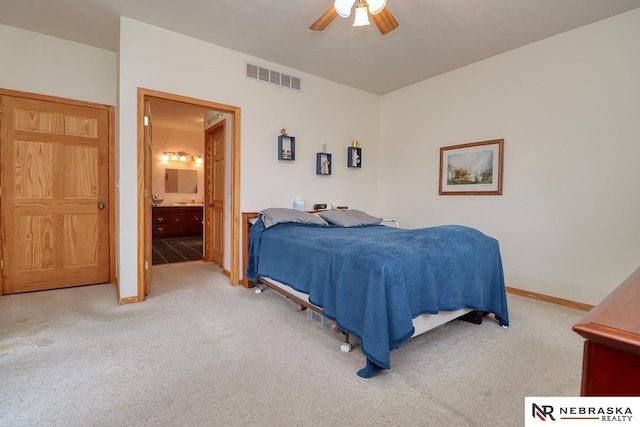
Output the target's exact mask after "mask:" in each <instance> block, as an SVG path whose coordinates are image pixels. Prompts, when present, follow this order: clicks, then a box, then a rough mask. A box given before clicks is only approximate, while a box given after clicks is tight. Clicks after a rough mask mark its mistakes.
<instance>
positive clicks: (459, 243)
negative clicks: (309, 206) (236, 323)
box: [247, 220, 509, 377]
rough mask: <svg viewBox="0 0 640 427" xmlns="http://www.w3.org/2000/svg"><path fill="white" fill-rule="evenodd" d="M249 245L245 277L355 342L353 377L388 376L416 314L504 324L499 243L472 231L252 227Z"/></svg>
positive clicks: (451, 228)
mask: <svg viewBox="0 0 640 427" xmlns="http://www.w3.org/2000/svg"><path fill="white" fill-rule="evenodd" d="M249 240H250V246H249V262H248V267H247V277H248V278H249V279H250V280H252V281H254V282H257V280H258V277H259V276H261V277H269V278H272V279H275V280H278V281H280V282H282V283H284V284H286V285H288V286H291V287H292V288H294V289H296V290H298V291H300V292H304V293H306V294H308V295H309V301H310V302H311V303H312V304H314V305H317V306H319V307H321V308H322V309H323V311H324V314H325V316H327V317H329V318H331V319H333V320H335V321H336V323H337V324H338V326H339V327H340V328H342V329H343V330H344V331H347V332H349V333H351V334H354V335H356V336H357V337H358V338H359V339H360V343H361V346H362V352H363V353H364V354H365V356H366V357H367V367H366V368H365V369H363V370H361V371H360V372H359V373H358V374H359V375H360V376H364V377H368V376H372V375H374V374H375V372H376V371H377V370H379V369H389V368H390V363H389V361H390V353H391V350H393V349H395V348H397V347H398V346H399V345H400V344H402V343H403V342H404V341H406V340H408V339H409V338H411V336H412V335H413V333H414V328H413V324H412V319H413V318H414V317H417V316H419V315H421V314H425V313H429V314H435V313H438V312H439V311H453V310H458V309H460V308H463V307H467V308H470V309H473V310H479V311H486V312H489V313H493V314H494V315H495V317H496V319H497V320H498V321H499V323H500V324H501V325H505V326H508V324H509V314H508V310H507V298H506V293H505V284H504V276H503V271H502V260H501V257H500V248H499V245H498V241H497V240H495V239H493V238H491V237H488V236H486V235H484V234H482V233H481V232H480V231H478V230H475V229H473V228H468V227H463V226H454V225H449V226H439V227H430V228H422V229H415V230H407V229H398V228H392V227H386V226H382V225H375V226H363V227H351V228H342V227H321V226H313V225H302V224H292V223H288V224H278V225H275V226H273V227H270V228H265V227H264V224H263V223H262V221H260V220H258V221H257V222H256V223H255V224H254V225H253V227H252V228H251V232H250V236H249Z"/></svg>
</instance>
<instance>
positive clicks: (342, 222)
mask: <svg viewBox="0 0 640 427" xmlns="http://www.w3.org/2000/svg"><path fill="white" fill-rule="evenodd" d="M318 215H319V216H321V217H322V218H324V219H325V220H326V221H327V222H328V223H330V224H333V225H337V226H338V227H358V226H361V225H378V224H380V223H381V222H382V218H376V217H375V216H371V215H368V214H366V213H364V212H362V211H358V210H355V209H349V210H346V211H343V210H335V211H322V212H318Z"/></svg>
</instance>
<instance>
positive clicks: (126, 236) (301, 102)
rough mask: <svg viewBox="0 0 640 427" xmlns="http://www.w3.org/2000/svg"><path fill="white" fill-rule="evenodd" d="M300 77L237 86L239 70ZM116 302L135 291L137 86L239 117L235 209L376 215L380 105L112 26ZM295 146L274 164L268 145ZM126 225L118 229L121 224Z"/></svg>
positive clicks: (140, 27) (213, 49) (126, 25)
mask: <svg viewBox="0 0 640 427" xmlns="http://www.w3.org/2000/svg"><path fill="white" fill-rule="evenodd" d="M247 61H248V62H251V63H256V64H257V65H262V66H265V67H267V68H272V69H275V70H277V71H282V72H288V73H291V74H292V75H295V76H299V77H301V78H302V91H301V92H296V91H293V90H287V89H283V88H280V87H276V86H272V85H270V84H266V83H262V82H258V81H254V80H250V79H247V78H245V77H244V68H245V62H247ZM119 67H120V68H119V78H120V87H119V92H118V94H119V142H118V144H119V154H118V161H119V162H120V169H119V178H120V193H119V195H118V201H119V208H120V212H119V219H120V233H119V235H120V240H119V245H118V250H119V253H118V260H119V262H120V264H119V274H118V280H119V285H120V296H121V297H129V296H133V295H135V294H136V292H137V288H136V277H137V266H136V245H137V242H136V236H137V229H136V222H135V220H133V219H134V218H136V216H137V210H136V209H137V208H136V200H137V199H136V197H137V191H136V183H137V176H136V163H137V160H136V157H137V154H136V96H137V93H136V91H137V88H138V87H143V88H147V89H154V90H159V91H163V92H169V93H174V94H178V95H183V96H190V97H194V98H199V99H204V100H208V101H213V102H219V103H223V104H228V105H233V106H237V107H240V108H241V109H242V118H241V133H242V145H241V160H242V166H241V210H243V211H254V210H260V209H263V208H265V207H269V206H285V207H289V206H292V203H293V200H294V198H295V197H296V196H301V197H302V198H303V199H304V200H305V201H306V203H307V205H306V207H307V208H310V207H312V204H313V203H319V202H328V203H339V204H348V205H349V206H351V207H358V208H361V209H364V210H371V209H373V207H374V206H375V200H376V182H377V178H378V133H379V130H378V127H377V126H376V124H377V123H378V122H379V120H380V117H379V97H378V96H376V95H373V94H369V93H366V92H363V91H359V90H356V89H353V88H348V87H346V86H343V85H339V84H336V83H333V82H329V81H327V80H323V79H320V78H317V77H314V76H311V75H308V74H304V73H300V72H297V71H294V70H289V69H287V68H284V67H281V66H279V65H277V64H272V63H269V62H267V61H262V60H260V59H257V58H253V57H249V56H247V55H244V54H240V53H238V52H234V51H231V50H228V49H225V48H221V47H219V46H216V45H212V44H210V43H205V42H202V41H199V40H196V39H193V38H190V37H186V36H184V35H180V34H177V33H174V32H171V31H167V30H164V29H161V28H157V27H153V26H150V25H147V24H143V23H140V22H137V21H134V20H131V19H128V18H122V19H121V32H120V62H119ZM282 128H286V129H287V131H288V133H289V134H290V135H293V136H295V137H296V160H295V161H294V162H282V161H280V162H279V161H278V160H277V136H278V135H279V133H280V129H282ZM352 139H358V140H359V141H360V142H361V145H362V147H363V156H362V157H363V167H362V169H358V170H355V169H352V168H347V167H346V162H347V160H346V158H347V157H346V156H347V146H348V145H349V143H350V141H351V140H352ZM323 143H326V144H327V148H328V150H329V151H330V152H332V153H333V156H334V157H333V175H332V176H330V177H327V176H316V175H315V153H316V152H318V151H321V148H322V144H323ZM124 218H127V220H126V221H125V220H123V219H124Z"/></svg>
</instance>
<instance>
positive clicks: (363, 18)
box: [353, 1, 371, 27]
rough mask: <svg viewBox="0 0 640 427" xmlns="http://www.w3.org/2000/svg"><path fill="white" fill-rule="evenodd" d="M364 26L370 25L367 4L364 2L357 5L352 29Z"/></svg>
mask: <svg viewBox="0 0 640 427" xmlns="http://www.w3.org/2000/svg"><path fill="white" fill-rule="evenodd" d="M364 25H371V23H370V22H369V11H368V10H367V4H366V3H365V2H362V1H361V2H360V3H358V6H356V17H355V20H354V21H353V26H354V27H362V26H364Z"/></svg>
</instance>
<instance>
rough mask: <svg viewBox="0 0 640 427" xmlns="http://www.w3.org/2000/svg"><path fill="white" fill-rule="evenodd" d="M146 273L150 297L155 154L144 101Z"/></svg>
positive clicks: (145, 286) (144, 276)
mask: <svg viewBox="0 0 640 427" xmlns="http://www.w3.org/2000/svg"><path fill="white" fill-rule="evenodd" d="M144 116H145V118H144V123H143V125H144V149H145V156H144V183H143V185H144V188H145V190H144V271H143V272H142V274H143V279H142V282H143V283H144V294H145V296H146V295H149V291H150V290H151V289H150V288H151V260H152V253H151V252H152V250H153V243H152V242H151V239H152V238H153V236H152V228H153V220H152V209H153V197H152V194H151V189H152V188H153V186H152V185H151V175H152V174H151V170H152V169H151V165H152V162H153V152H152V150H151V141H152V139H151V105H150V103H149V100H148V99H147V100H145V101H144Z"/></svg>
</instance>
